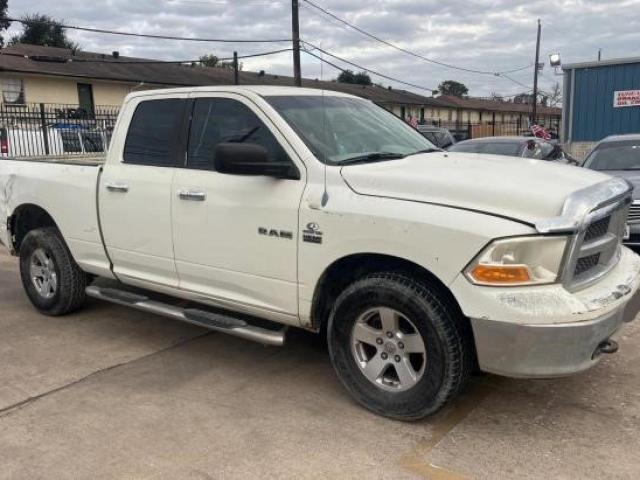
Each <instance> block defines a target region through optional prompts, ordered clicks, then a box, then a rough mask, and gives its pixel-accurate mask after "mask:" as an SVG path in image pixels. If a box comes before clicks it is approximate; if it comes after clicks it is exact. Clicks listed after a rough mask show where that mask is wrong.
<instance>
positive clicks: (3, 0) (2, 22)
mask: <svg viewBox="0 0 640 480" xmlns="http://www.w3.org/2000/svg"><path fill="white" fill-rule="evenodd" d="M7 1H8V0H0V32H1V31H3V30H6V29H7V28H9V26H10V25H11V22H9V21H7V20H6V18H7V7H8V5H7ZM0 47H4V37H3V36H2V35H0Z"/></svg>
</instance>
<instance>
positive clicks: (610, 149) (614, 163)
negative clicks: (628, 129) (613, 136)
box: [584, 140, 640, 170]
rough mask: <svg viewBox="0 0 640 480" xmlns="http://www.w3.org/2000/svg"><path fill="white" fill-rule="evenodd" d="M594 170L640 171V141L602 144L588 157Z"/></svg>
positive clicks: (588, 166) (588, 163)
mask: <svg viewBox="0 0 640 480" xmlns="http://www.w3.org/2000/svg"><path fill="white" fill-rule="evenodd" d="M584 166H585V167H587V168H591V169H592V170H640V141H639V140H636V141H626V142H615V143H610V144H606V143H605V144H602V145H600V146H599V147H598V148H596V149H595V150H594V151H593V152H591V154H590V155H589V156H588V157H587V159H586V160H585V162H584Z"/></svg>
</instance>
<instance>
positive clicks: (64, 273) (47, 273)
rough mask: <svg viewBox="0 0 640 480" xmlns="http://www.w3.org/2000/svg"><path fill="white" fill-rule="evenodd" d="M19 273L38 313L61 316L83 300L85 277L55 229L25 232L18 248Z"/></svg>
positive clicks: (85, 285) (77, 306) (75, 307)
mask: <svg viewBox="0 0 640 480" xmlns="http://www.w3.org/2000/svg"><path fill="white" fill-rule="evenodd" d="M20 276H21V278H22V285H23V286H24V289H25V291H26V292H27V296H28V297H29V300H31V303H32V304H33V305H34V306H35V307H36V308H37V309H38V310H39V311H40V312H41V313H44V314H46V315H51V316H59V315H65V314H67V313H71V312H73V311H75V310H78V309H79V308H80V307H81V306H82V305H83V304H84V302H85V298H86V297H85V288H86V287H87V281H88V277H87V275H86V274H85V273H84V272H83V271H82V270H80V267H78V265H77V264H76V262H75V260H74V259H73V257H72V256H71V253H70V252H69V249H68V248H67V246H66V245H65V243H64V240H63V239H62V237H61V235H60V233H59V232H58V230H57V229H56V228H52V227H49V228H39V229H37V230H33V231H31V232H29V233H28V234H27V236H26V237H25V238H24V241H23V242H22V245H21V247H20Z"/></svg>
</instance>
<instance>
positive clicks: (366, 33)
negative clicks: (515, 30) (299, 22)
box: [302, 0, 531, 76]
mask: <svg viewBox="0 0 640 480" xmlns="http://www.w3.org/2000/svg"><path fill="white" fill-rule="evenodd" d="M302 1H303V2H305V3H307V4H308V5H309V6H311V7H313V8H315V9H317V10H319V11H320V12H322V13H324V14H325V15H327V16H329V17H331V18H333V19H335V20H337V21H338V22H340V23H342V24H343V25H346V26H347V27H350V28H352V29H354V30H355V31H357V32H359V33H361V34H362V35H365V36H367V37H369V38H371V39H373V40H375V41H377V42H380V43H383V44H384V45H387V46H388V47H391V48H394V49H395V50H398V51H400V52H403V53H406V54H408V55H411V56H413V57H415V58H419V59H421V60H424V61H425V62H429V63H433V64H435V65H440V66H442V67H446V68H451V69H454V70H461V71H463V72H469V73H477V74H481V75H496V76H499V75H500V74H503V73H514V72H519V71H521V70H525V69H527V68H529V67H531V65H527V66H524V67H518V68H514V69H511V70H505V71H500V72H498V71H489V70H476V69H473V68H466V67H459V66H456V65H452V64H450V63H445V62H441V61H438V60H434V59H432V58H429V57H426V56H424V55H420V54H419V53H416V52H413V51H411V50H407V49H406V48H403V47H400V46H398V45H396V44H394V43H391V42H389V41H388V40H384V39H383V38H380V37H378V36H377V35H374V34H373V33H369V32H367V31H366V30H363V29H362V28H360V27H358V26H356V25H354V24H352V23H349V22H348V21H346V20H344V19H343V18H340V17H338V16H337V15H335V14H333V13H331V12H330V11H328V10H326V9H324V8H322V7H321V6H319V5H317V4H315V3H314V2H312V1H311V0H302Z"/></svg>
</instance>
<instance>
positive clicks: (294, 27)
mask: <svg viewBox="0 0 640 480" xmlns="http://www.w3.org/2000/svg"><path fill="white" fill-rule="evenodd" d="M299 8H300V5H299V3H298V0H291V33H292V36H291V38H292V39H293V78H294V79H295V83H296V87H301V86H302V72H301V71H300V21H299V19H298V11H299Z"/></svg>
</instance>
